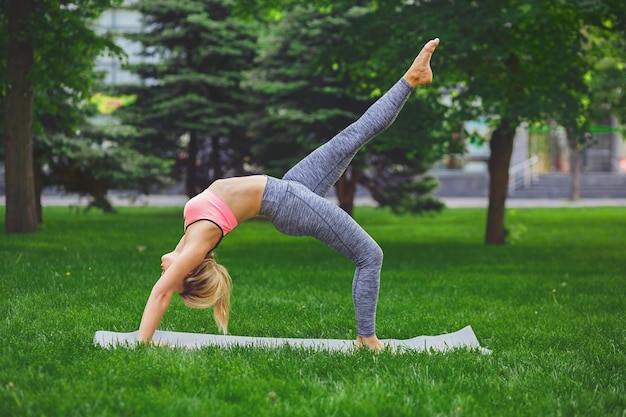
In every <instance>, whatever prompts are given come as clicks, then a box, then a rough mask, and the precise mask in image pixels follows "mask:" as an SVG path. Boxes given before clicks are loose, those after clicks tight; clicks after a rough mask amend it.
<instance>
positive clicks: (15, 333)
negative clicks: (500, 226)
mask: <svg viewBox="0 0 626 417" xmlns="http://www.w3.org/2000/svg"><path fill="white" fill-rule="evenodd" d="M181 213H182V210H181V208H121V209H120V210H119V213H118V214H116V215H104V214H101V213H99V212H96V211H91V212H88V213H84V212H80V213H77V212H75V211H70V210H69V209H68V208H61V207H55V208H46V209H45V211H44V217H45V223H44V224H43V225H42V227H41V229H40V231H39V233H37V234H31V235H6V234H2V235H1V236H0V277H1V279H0V295H1V296H2V297H1V298H0V318H1V321H0V416H31V415H32V416H44V415H45V416H125V415H130V416H209V415H216V416H217V415H219V416H265V415H272V416H274V415H280V416H331V415H333V416H347V415H354V416H361V417H365V416H533V417H537V416H585V417H589V416H603V417H604V416H617V417H623V416H624V415H626V326H625V324H626V208H586V209H582V208H581V209H518V210H509V211H508V213H507V223H508V225H509V227H510V228H511V236H512V238H511V243H510V244H508V245H506V246H502V247H490V246H486V245H484V244H483V234H484V229H485V210H483V209H454V210H447V211H445V212H444V213H443V214H441V215H437V216H433V217H428V216H426V217H419V216H403V217H397V216H394V215H392V214H390V213H388V212H386V211H381V210H374V209H365V208H359V209H358V210H357V216H356V217H357V220H358V221H359V222H360V223H361V224H362V225H363V226H364V227H365V228H366V229H367V230H368V231H369V232H370V234H372V236H373V237H374V238H375V239H376V240H377V241H378V242H379V243H380V245H381V246H382V248H383V250H384V251H385V265H384V268H383V274H382V280H381V293H380V299H379V303H378V326H377V333H378V336H379V337H380V338H398V339H405V338H410V337H414V336H418V335H422V334H440V333H444V332H451V331H456V330H458V329H460V328H462V327H463V326H465V325H468V324H470V325H472V327H473V328H474V331H475V333H476V335H477V336H478V338H479V340H480V342H481V345H482V346H484V347H487V348H489V349H491V350H492V351H493V354H492V355H481V354H479V353H477V352H474V351H467V350H458V351H454V352H451V353H447V354H441V353H436V354H428V353H405V354H392V353H389V352H384V353H381V354H373V353H371V352H364V351H359V352H355V353H348V354H345V353H330V352H316V351H307V350H301V349H293V348H289V347H284V348H280V349H275V350H265V349H253V348H232V349H219V348H213V347H208V348H204V349H192V350H184V349H170V348H158V347H146V346H141V347H138V348H136V349H127V348H120V349H112V350H106V349H102V348H98V347H94V346H93V344H92V338H93V335H94V333H95V331H96V330H115V331H133V330H136V329H137V327H138V325H139V320H140V318H141V314H142V311H143V307H144V305H145V301H146V299H147V297H148V294H149V292H150V289H151V287H152V285H153V283H154V282H155V280H156V279H157V278H158V276H159V274H160V255H161V254H162V253H164V252H166V251H169V250H171V249H172V248H173V246H174V245H175V244H176V242H177V241H178V239H179V238H180V235H181V232H182V227H183V224H182V218H181V217H182V214H181ZM0 216H1V220H0V222H3V221H4V207H0ZM0 227H2V229H3V230H4V224H3V223H0ZM217 256H218V260H219V261H220V262H221V263H223V264H225V265H226V266H227V267H228V268H229V271H230V273H231V275H232V277H233V284H234V288H233V291H234V292H233V298H232V313H231V322H230V327H229V330H230V333H231V334H234V335H249V336H276V337H321V338H341V339H345V338H349V339H352V338H354V337H355V334H354V311H353V306H352V301H351V294H350V289H351V280H352V273H353V267H352V265H351V264H350V262H349V261H348V260H346V259H344V258H342V257H341V256H340V255H337V254H335V253H334V252H332V251H331V250H329V249H327V248H326V247H325V246H323V245H322V244H320V243H318V242H316V241H314V240H312V239H309V238H292V237H287V236H283V235H280V234H279V233H278V232H276V231H275V230H274V229H273V227H272V226H271V224H269V223H267V222H264V221H250V222H247V223H245V224H243V225H241V226H240V227H239V228H237V229H236V230H235V231H233V233H232V234H231V235H229V236H228V237H227V238H226V239H225V240H224V241H223V242H222V244H221V246H220V248H219V249H218V250H217ZM211 313H212V312H211V311H210V310H192V309H189V308H187V307H185V306H184V305H183V303H182V302H181V300H180V299H178V298H177V297H175V298H174V300H173V303H172V306H171V307H170V310H169V311H168V313H167V315H166V316H165V318H164V320H163V322H162V325H161V327H160V328H161V329H163V330H173V331H180V332H207V333H215V332H217V329H216V327H215V324H214V323H213V320H212V314H211Z"/></svg>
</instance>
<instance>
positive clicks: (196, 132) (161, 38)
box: [120, 0, 256, 197]
mask: <svg viewBox="0 0 626 417" xmlns="http://www.w3.org/2000/svg"><path fill="white" fill-rule="evenodd" d="M232 6H233V3H232V2H231V1H228V0H193V1H186V2H182V3H181V2H178V1H173V0H142V1H139V2H137V3H136V4H134V5H133V6H132V8H133V9H136V10H138V11H140V12H141V13H142V15H143V23H144V26H145V28H146V30H145V31H144V32H140V33H129V34H126V36H127V37H128V38H129V39H131V40H134V41H138V42H140V43H141V44H142V47H143V55H144V56H145V57H146V58H148V60H147V61H146V62H143V63H141V64H136V65H131V66H129V69H130V70H131V71H132V72H134V73H136V74H138V75H139V76H140V77H141V78H142V80H144V83H143V85H140V86H128V87H126V88H124V90H123V91H125V92H130V93H133V94H136V95H137V103H136V105H135V106H132V107H129V108H128V110H127V111H123V112H121V113H120V117H121V119H122V120H123V121H125V122H126V123H129V124H131V125H133V126H135V127H136V128H137V129H138V130H139V132H140V135H141V138H142V144H143V145H142V146H143V148H144V150H145V151H146V152H150V153H153V154H158V155H160V156H163V157H173V156H178V155H179V153H178V152H177V149H178V146H179V143H178V142H179V140H180V138H181V137H186V138H187V139H188V143H187V146H186V152H185V164H186V167H185V170H186V179H185V191H186V193H187V195H188V196H190V197H191V196H193V195H195V194H197V193H198V192H199V191H201V190H202V189H204V188H206V187H207V186H208V185H209V184H210V183H211V182H212V181H213V180H215V179H217V178H220V177H222V176H223V175H225V173H226V172H227V171H229V170H230V171H231V172H236V173H241V172H242V171H243V164H244V161H245V159H246V157H247V150H248V148H249V139H248V136H247V132H246V128H245V126H246V122H245V121H246V116H247V115H248V109H249V108H250V99H251V97H250V95H249V94H247V93H246V92H245V91H244V90H243V89H242V87H241V81H242V79H243V73H244V71H246V70H248V69H249V68H250V67H251V65H252V63H253V60H254V56H255V50H256V36H255V24H254V23H253V22H247V23H245V22H242V21H240V20H238V19H237V18H235V17H233V16H232V13H231V9H232ZM205 142H208V143H209V145H208V149H209V152H210V155H209V156H208V158H207V165H208V166H207V167H205V170H204V172H203V173H199V171H198V164H199V161H200V158H199V154H200V151H201V148H202V147H203V146H202V144H203V143H205Z"/></svg>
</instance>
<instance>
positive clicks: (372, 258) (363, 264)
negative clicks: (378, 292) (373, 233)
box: [356, 239, 383, 269]
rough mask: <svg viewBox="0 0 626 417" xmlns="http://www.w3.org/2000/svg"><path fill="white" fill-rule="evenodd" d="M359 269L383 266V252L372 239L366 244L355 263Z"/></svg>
mask: <svg viewBox="0 0 626 417" xmlns="http://www.w3.org/2000/svg"><path fill="white" fill-rule="evenodd" d="M356 264H357V266H358V267H359V268H378V269H380V268H381V267H382V265H383V250H382V248H381V247H380V245H378V243H376V241H374V240H373V239H372V240H371V241H369V242H368V244H367V245H366V247H365V248H364V250H363V251H362V252H361V254H360V256H359V259H358V261H357V262H356Z"/></svg>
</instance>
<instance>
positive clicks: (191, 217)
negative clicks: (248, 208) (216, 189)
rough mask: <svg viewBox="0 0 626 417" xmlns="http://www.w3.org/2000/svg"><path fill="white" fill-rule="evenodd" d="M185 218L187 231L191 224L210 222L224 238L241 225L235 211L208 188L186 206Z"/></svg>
mask: <svg viewBox="0 0 626 417" xmlns="http://www.w3.org/2000/svg"><path fill="white" fill-rule="evenodd" d="M183 215H184V216H185V230H186V229H187V227H189V225H190V224H192V223H195V222H197V221H199V220H208V221H210V222H211V223H214V224H215V225H216V226H217V227H219V228H220V229H221V230H222V236H226V235H227V234H228V233H229V232H230V231H231V230H233V229H234V228H235V227H237V225H238V224H239V223H238V222H237V218H236V217H235V215H234V214H233V211H232V210H231V209H230V207H228V205H227V204H226V203H225V202H224V200H222V199H221V198H219V197H218V196H217V195H215V194H214V193H212V192H211V191H209V189H208V188H207V189H206V190H204V191H203V192H201V193H200V194H198V195H197V196H195V197H194V198H192V199H191V200H189V201H187V204H185V209H184V210H183Z"/></svg>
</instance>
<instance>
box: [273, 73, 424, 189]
mask: <svg viewBox="0 0 626 417" xmlns="http://www.w3.org/2000/svg"><path fill="white" fill-rule="evenodd" d="M412 91H413V87H412V86H411V85H410V84H409V83H408V82H407V81H406V80H405V79H400V81H398V82H397V83H396V84H395V85H394V86H393V87H392V88H391V89H390V90H389V91H387V93H385V94H384V95H383V96H382V97H381V98H379V99H378V100H377V101H376V102H375V103H374V104H372V106H371V107H370V108H369V109H367V111H366V112H365V113H364V114H363V115H362V116H361V117H360V118H359V119H358V120H357V121H356V122H354V123H352V124H351V125H350V126H348V127H347V128H346V129H344V130H343V131H341V132H340V133H339V134H337V135H336V136H335V137H333V138H332V139H331V140H329V141H328V142H326V143H325V144H323V145H322V146H320V147H319V148H317V149H316V150H314V151H313V152H311V153H310V154H309V155H308V156H306V157H305V158H304V159H303V160H301V161H300V162H298V163H297V164H296V165H295V166H294V167H293V168H291V169H290V170H289V171H288V172H287V173H286V174H285V176H284V177H283V179H286V180H291V181H297V182H299V183H301V184H302V185H304V186H305V187H307V188H308V189H309V190H311V191H313V192H314V193H315V194H318V195H321V196H324V195H326V193H327V192H328V191H329V190H330V187H332V186H333V185H334V184H335V183H336V182H337V180H338V179H339V177H341V175H342V174H343V172H344V171H345V170H346V168H347V167H348V164H350V161H352V158H354V156H355V155H356V153H357V152H358V151H359V149H361V148H362V147H363V145H365V144H366V143H367V142H369V141H370V140H371V139H372V138H374V137H375V136H376V135H378V134H379V133H381V132H382V131H384V130H385V129H386V128H387V127H389V126H391V124H392V123H393V121H394V120H395V119H396V117H397V116H398V114H399V113H400V110H402V107H403V106H404V103H406V101H407V99H408V98H409V96H410V95H411V92H412Z"/></svg>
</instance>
